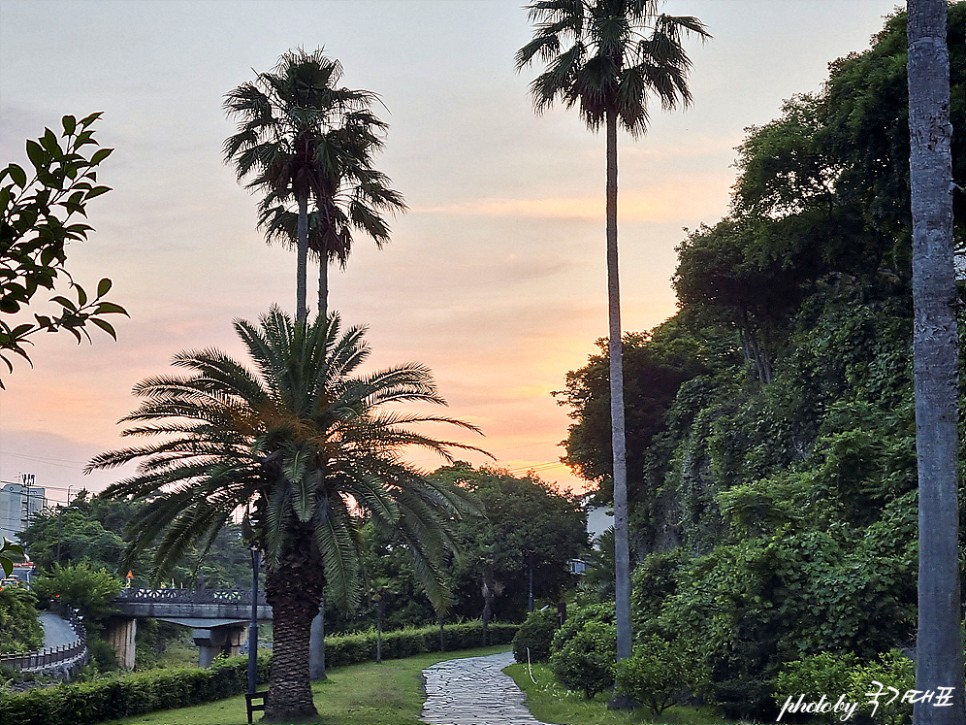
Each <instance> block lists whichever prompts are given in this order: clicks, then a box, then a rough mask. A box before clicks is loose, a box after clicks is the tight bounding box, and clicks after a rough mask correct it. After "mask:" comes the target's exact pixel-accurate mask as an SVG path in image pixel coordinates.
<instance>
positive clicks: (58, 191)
mask: <svg viewBox="0 0 966 725" xmlns="http://www.w3.org/2000/svg"><path fill="white" fill-rule="evenodd" d="M100 115H101V114H100V113H92V114H91V115H89V116H87V117H85V118H83V119H81V120H80V121H78V120H77V119H76V118H75V117H74V116H64V118H63V119H62V125H63V132H62V134H61V140H58V138H57V135H56V134H55V133H54V132H53V131H51V130H50V129H49V128H48V129H45V130H44V135H43V136H41V137H40V138H39V139H37V140H36V141H34V140H28V141H27V158H28V159H29V160H30V163H31V164H32V165H33V167H34V168H33V172H32V173H31V174H29V175H28V173H27V172H26V171H25V170H24V169H23V167H21V166H20V165H18V164H9V165H8V166H7V167H6V168H4V169H0V360H2V361H3V363H4V364H5V365H6V367H7V372H13V359H14V358H13V356H17V357H21V358H23V359H24V360H26V361H27V362H28V363H29V362H30V355H29V354H28V352H27V349H26V346H27V345H30V344H32V343H33V341H32V340H31V339H30V337H31V336H33V335H35V334H37V333H38V332H61V331H67V332H69V333H70V334H71V335H73V336H74V337H75V338H77V341H78V342H80V341H81V339H82V336H83V337H87V339H88V340H90V334H89V333H88V330H87V325H88V324H92V325H95V326H96V327H99V328H100V329H102V330H103V331H104V332H106V333H107V334H109V335H110V336H111V337H114V338H116V337H117V335H116V333H115V332H114V327H113V326H112V325H111V323H109V322H108V321H107V320H106V319H105V315H110V314H124V315H126V314H127V313H126V312H125V311H124V308H123V307H120V306H119V305H116V304H114V303H113V302H109V301H107V299H105V296H106V295H107V293H108V292H109V291H110V289H111V280H109V279H106V278H105V279H102V280H101V281H100V282H98V283H97V294H96V295H95V296H94V298H93V299H91V298H90V297H89V296H88V294H87V292H86V291H85V290H84V288H83V287H81V286H80V285H79V284H77V283H76V282H75V281H74V280H73V278H72V277H71V275H70V273H69V272H68V271H67V269H66V266H65V265H66V263H67V245H68V244H69V243H70V242H82V241H85V240H86V239H87V234H88V232H90V231H92V227H91V226H89V225H88V224H85V223H83V222H79V221H76V217H77V216H78V215H79V216H82V217H86V216H87V211H86V206H87V202H88V201H90V200H91V199H94V198H96V197H98V196H101V195H102V194H106V193H107V192H108V191H110V188H109V187H107V186H101V185H98V184H97V171H96V169H97V167H98V166H99V165H100V163H101V162H102V161H103V160H104V159H106V158H107V157H108V156H109V155H110V154H111V151H112V149H106V148H102V149H97V150H95V151H94V152H93V153H92V154H91V155H90V156H89V157H88V156H86V153H87V151H88V149H85V148H84V147H85V146H94V147H96V146H97V141H95V140H94V131H93V129H92V128H91V126H92V125H93V124H94V121H96V120H97V119H98V118H99V117H100ZM65 277H66V278H67V280H68V283H69V286H70V287H71V288H72V289H73V294H74V296H75V297H76V299H75V300H72V299H70V298H69V297H66V296H64V295H62V294H59V295H56V296H54V297H53V298H51V300H50V302H51V303H52V304H53V305H54V306H55V307H56V311H55V312H54V313H52V314H38V313H36V312H34V314H33V320H26V319H25V317H24V315H23V314H19V313H24V312H27V311H28V310H29V309H32V308H34V305H35V304H36V303H35V301H34V297H35V295H36V294H37V293H38V292H39V291H40V290H41V289H44V290H54V289H55V286H56V284H57V282H58V280H61V279H63V278H65ZM3 387H4V385H3V381H2V380H0V388H3Z"/></svg>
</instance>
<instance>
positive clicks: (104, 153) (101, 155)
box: [90, 149, 114, 166]
mask: <svg viewBox="0 0 966 725" xmlns="http://www.w3.org/2000/svg"><path fill="white" fill-rule="evenodd" d="M112 153H114V149H98V150H97V151H95V152H94V155H93V156H91V162H90V163H91V166H97V165H98V164H99V163H101V162H102V161H103V160H104V159H106V158H107V157H108V156H110V155H111V154H112Z"/></svg>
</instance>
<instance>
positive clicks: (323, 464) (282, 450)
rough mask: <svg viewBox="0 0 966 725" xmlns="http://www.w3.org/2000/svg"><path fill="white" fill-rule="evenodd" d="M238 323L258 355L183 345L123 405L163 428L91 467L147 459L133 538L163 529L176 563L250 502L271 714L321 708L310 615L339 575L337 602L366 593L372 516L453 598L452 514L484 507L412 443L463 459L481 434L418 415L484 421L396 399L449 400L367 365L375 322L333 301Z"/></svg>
mask: <svg viewBox="0 0 966 725" xmlns="http://www.w3.org/2000/svg"><path fill="white" fill-rule="evenodd" d="M235 330H236V332H237V333H238V335H239V337H240V338H241V340H242V342H243V343H244V345H245V347H246V348H247V351H248V354H249V355H250V357H251V360H252V362H253V363H254V369H253V370H252V369H248V368H246V367H245V366H244V365H242V364H241V363H239V362H237V361H235V360H234V359H232V358H231V357H229V356H227V355H226V354H224V353H222V352H220V351H218V350H213V349H208V350H201V351H193V352H185V353H181V354H179V355H177V356H176V357H175V358H174V365H175V366H176V367H178V368H181V369H183V370H185V371H187V372H186V373H185V374H181V375H165V376H159V377H152V378H148V379H147V380H144V381H143V382H141V383H140V384H139V385H138V386H137V387H136V388H135V389H134V393H135V395H137V396H138V397H139V398H141V403H140V406H139V407H138V408H137V409H136V410H135V411H134V412H133V413H131V414H130V415H128V416H127V417H126V418H125V419H124V421H125V422H127V423H129V424H130V427H129V428H128V429H127V430H125V431H124V435H127V436H134V437H138V438H147V439H149V442H147V443H145V444H143V445H139V446H134V447H130V448H125V449H122V450H116V451H111V452H108V453H104V454H101V455H99V456H97V457H96V458H94V459H93V460H92V461H91V462H90V463H89V464H88V470H92V469H101V468H111V467H115V466H120V465H123V464H125V463H128V462H132V461H134V462H138V463H139V467H138V470H137V473H136V474H135V475H134V476H132V477H130V478H128V479H126V480H124V481H121V482H119V483H116V484H114V485H113V486H111V487H110V488H109V489H108V492H107V493H108V495H109V496H112V497H116V498H127V497H130V498H133V499H140V500H144V501H146V502H147V503H146V506H145V508H144V509H143V510H142V511H141V512H140V513H139V514H138V516H137V518H136V520H135V521H134V522H133V524H132V529H131V530H132V532H133V535H134V540H133V543H132V548H134V549H135V550H137V549H142V548H144V547H146V546H147V545H149V544H150V543H151V542H152V541H154V540H159V542H160V543H159V544H158V550H157V558H156V564H157V566H158V569H159V571H160V572H162V573H163V572H165V571H166V570H168V569H169V568H170V567H171V566H172V565H174V564H176V563H177V562H178V560H179V558H180V557H181V555H182V553H183V552H184V551H185V549H186V547H188V546H189V545H191V544H192V543H195V542H200V543H201V545H202V546H204V545H206V544H207V543H210V542H211V541H212V540H213V539H214V537H215V535H216V534H217V533H218V531H219V530H220V529H221V528H222V526H224V525H225V523H226V522H228V521H230V520H231V519H232V517H233V516H237V515H239V514H242V516H243V526H244V530H245V531H246V532H247V534H248V536H249V537H250V539H251V541H252V542H254V543H255V544H257V546H258V547H259V549H260V550H261V551H262V552H263V553H264V561H265V562H266V594H267V597H268V602H269V604H271V605H272V610H273V618H274V653H273V657H272V670H271V684H270V690H269V697H268V709H267V710H266V717H268V718H269V719H274V720H287V719H294V718H300V717H306V716H312V715H313V713H315V707H314V705H313V703H312V692H311V688H310V681H309V628H310V623H311V621H312V618H313V617H314V616H315V615H316V613H317V612H318V610H319V601H320V600H321V598H322V593H323V589H324V588H325V587H326V586H327V587H328V592H329V596H330V597H332V598H333V599H334V600H335V602H336V604H339V605H341V606H342V607H344V608H350V607H352V606H354V605H355V604H356V603H357V602H358V600H359V596H360V577H359V561H360V550H359V538H358V531H359V527H360V526H361V525H362V523H363V522H364V520H373V521H374V523H376V524H378V525H382V526H388V527H392V529H393V531H396V535H397V536H398V537H400V541H401V542H402V545H403V546H405V547H406V548H407V549H408V551H409V553H410V554H411V555H412V557H413V559H414V562H415V565H416V572H417V573H418V574H419V576H420V577H421V579H422V581H423V584H424V586H425V587H426V589H427V593H428V594H429V596H430V598H431V599H432V600H433V602H434V604H435V605H436V606H437V607H439V608H440V609H444V608H445V605H446V603H447V597H448V593H447V591H446V589H445V585H444V584H443V581H444V578H443V576H442V573H441V572H442V570H441V568H440V567H441V566H442V563H443V557H444V556H445V555H446V554H447V553H448V552H449V551H450V550H451V549H452V538H451V524H450V521H451V519H452V517H453V516H456V515H459V514H460V513H465V512H467V511H470V510H472V507H471V506H470V504H469V503H468V500H467V498H466V496H465V494H463V493H460V492H459V491H458V490H457V489H455V488H454V487H451V486H448V485H446V484H443V483H440V482H438V481H435V480H433V479H429V478H427V477H426V476H424V475H423V474H422V473H421V472H420V471H418V470H417V469H415V468H414V467H413V466H411V465H409V464H407V463H406V462H405V461H404V460H403V459H402V458H401V453H402V451H403V450H404V449H406V448H408V447H411V446H417V447H422V448H425V449H428V450H430V451H433V452H435V453H437V454H439V455H441V456H442V457H443V458H444V459H445V460H447V461H449V462H452V458H451V456H450V451H451V450H452V449H454V448H471V449H472V447H471V446H467V445H465V444H460V443H455V442H448V441H440V440H436V439H434V438H431V437H427V436H425V435H422V434H420V433H418V432H416V431H414V430H413V429H412V426H413V425H414V424H420V423H425V422H430V423H447V424H451V425H455V426H457V427H460V428H464V429H470V430H476V429H475V428H474V427H473V426H472V425H469V424H467V423H463V422H460V421H458V420H454V419H452V418H448V417H441V416H435V415H432V416H430V415H419V414H414V413H400V412H389V411H386V408H387V407H389V406H392V405H393V404H396V403H404V404H406V405H407V406H408V405H410V404H412V403H413V402H428V403H434V404H437V405H439V404H444V401H443V400H442V398H441V397H440V396H439V394H438V393H437V391H436V388H435V386H434V384H433V381H432V378H431V375H430V373H429V371H428V370H427V369H426V368H425V367H423V366H422V365H419V364H408V365H404V366H401V367H395V368H390V369H386V370H381V371H377V372H374V373H371V374H368V375H362V374H359V373H358V369H359V366H360V365H361V364H362V363H363V362H364V361H365V360H366V358H367V356H368V354H369V350H368V347H367V346H366V344H365V343H364V341H363V334H364V330H363V329H361V328H352V329H349V330H347V331H346V332H344V333H343V332H341V330H340V323H339V318H338V317H337V316H335V315H333V316H331V317H329V318H328V320H326V319H324V318H321V317H320V318H317V319H316V320H315V322H314V323H312V324H311V325H310V324H308V323H306V322H293V320H292V319H291V318H290V317H288V316H287V315H285V314H284V313H282V312H281V311H280V310H279V309H278V308H273V309H272V311H271V312H270V313H269V314H268V315H266V316H264V317H263V318H262V319H261V321H260V324H259V325H258V326H255V325H252V324H250V323H248V322H245V321H236V322H235ZM474 450H477V449H474Z"/></svg>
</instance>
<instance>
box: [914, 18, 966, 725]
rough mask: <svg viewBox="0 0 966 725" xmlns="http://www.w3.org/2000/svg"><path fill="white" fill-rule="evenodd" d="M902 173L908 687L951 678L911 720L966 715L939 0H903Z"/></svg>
mask: <svg viewBox="0 0 966 725" xmlns="http://www.w3.org/2000/svg"><path fill="white" fill-rule="evenodd" d="M908 22H909V25H908V38H909V58H908V68H909V139H910V159H909V171H910V174H909V180H910V190H911V192H912V225H913V227H912V294H913V306H914V308H915V326H914V329H915V332H914V335H913V360H914V369H915V370H914V374H915V391H916V453H917V458H918V469H919V628H918V629H919V631H918V635H917V639H916V687H917V688H918V689H920V690H923V691H925V690H933V691H937V692H938V691H939V688H941V687H948V688H952V689H951V692H952V703H951V705H952V706H951V707H933V706H932V705H931V704H929V703H926V702H922V703H919V704H916V705H915V707H914V713H913V714H914V717H913V721H914V722H915V723H916V725H922V724H925V723H943V725H963V723H966V706H964V701H963V644H962V630H961V625H960V620H961V605H962V602H961V601H960V580H959V577H960V569H959V544H958V540H959V532H958V526H959V507H958V504H957V498H958V496H957V491H958V490H959V436H958V433H957V421H958V418H959V411H958V406H957V401H958V399H959V395H958V390H959V376H958V370H959V341H958V334H957V331H956V309H955V306H954V304H953V301H956V300H958V295H957V291H956V277H955V272H954V268H953V188H954V185H953V171H952V152H951V135H952V126H951V125H950V122H949V51H948V48H947V43H946V22H947V6H946V0H910V1H909V17H908Z"/></svg>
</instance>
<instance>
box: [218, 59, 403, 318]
mask: <svg viewBox="0 0 966 725" xmlns="http://www.w3.org/2000/svg"><path fill="white" fill-rule="evenodd" d="M341 77H342V64H341V63H339V61H337V60H334V59H332V58H328V57H326V56H325V55H324V54H323V51H322V49H321V48H320V49H318V50H316V51H315V52H313V53H307V52H305V51H304V50H298V51H290V52H288V53H285V54H284V55H283V56H282V57H281V58H280V59H279V62H278V65H277V66H276V67H275V69H274V71H272V72H270V73H259V74H258V76H257V77H256V79H255V81H254V82H249V83H243V84H242V85H240V86H238V87H237V88H235V89H234V90H233V91H231V92H230V93H229V94H228V95H227V96H226V99H225V109H226V110H227V111H228V113H229V115H231V116H237V117H239V118H240V119H241V120H240V121H239V124H238V130H237V133H235V135H233V136H231V137H229V138H228V140H227V141H225V160H226V161H227V162H230V163H233V164H234V166H235V169H236V171H237V173H238V178H239V180H241V179H243V178H246V177H249V178H251V181H250V182H249V184H248V187H249V188H251V189H255V190H258V191H261V192H263V193H264V194H265V196H264V197H263V198H262V201H261V204H260V207H259V226H260V227H261V228H262V229H264V230H265V231H266V233H267V234H268V238H269V240H272V239H277V240H280V241H282V242H285V243H290V242H294V243H295V246H296V249H297V253H298V265H297V299H296V302H297V306H296V319H298V320H303V319H305V317H306V314H307V312H306V310H307V301H306V289H307V280H306V275H307V271H306V270H307V258H308V250H309V249H310V248H312V249H313V251H314V252H315V253H316V254H317V255H318V256H319V309H318V313H319V314H320V315H321V316H322V318H323V319H324V318H325V316H326V314H327V313H328V310H327V307H328V304H327V298H328V265H329V263H330V262H331V261H333V260H338V261H339V263H340V264H342V265H343V266H344V265H345V263H346V260H347V259H348V256H349V252H350V249H351V246H352V234H353V232H354V231H358V232H362V233H364V234H367V235H368V236H370V237H372V238H373V239H374V240H375V242H376V245H377V246H380V247H381V246H382V245H383V244H385V243H386V242H387V241H389V225H388V224H387V222H386V220H385V218H384V216H383V214H384V213H386V212H390V213H392V212H395V211H401V210H402V209H404V208H405V204H404V203H403V200H402V196H401V195H400V194H399V193H398V192H396V191H394V190H393V189H391V188H390V187H389V185H388V184H389V179H388V177H387V176H386V175H385V174H383V173H382V172H380V171H377V170H376V169H374V168H373V167H372V154H373V152H374V151H378V150H379V149H380V148H382V143H383V141H382V134H383V132H384V131H385V129H386V127H387V124H386V123H385V122H384V121H381V120H380V119H379V118H377V117H376V116H375V115H374V114H373V113H372V110H371V107H372V104H373V103H374V102H376V101H378V96H377V95H376V94H374V93H372V92H371V91H366V90H353V89H349V88H345V87H339V85H338V83H339V81H340V80H341ZM293 201H294V203H295V205H296V207H297V209H296V210H295V211H293V210H291V209H290V207H289V203H290V202H293ZM310 201H312V202H314V204H315V210H314V211H311V212H310V211H309V202H310Z"/></svg>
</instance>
